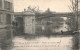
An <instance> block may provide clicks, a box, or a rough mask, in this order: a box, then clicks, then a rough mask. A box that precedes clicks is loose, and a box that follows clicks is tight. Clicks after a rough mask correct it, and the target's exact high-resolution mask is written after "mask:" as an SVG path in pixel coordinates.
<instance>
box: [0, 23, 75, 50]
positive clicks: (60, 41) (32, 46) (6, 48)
mask: <svg viewBox="0 0 80 50" xmlns="http://www.w3.org/2000/svg"><path fill="white" fill-rule="evenodd" d="M41 27H43V26H41ZM49 28H50V27H49ZM42 29H44V28H42ZM51 30H53V32H54V31H55V32H60V31H61V30H63V31H68V25H67V24H66V23H65V22H63V24H62V25H61V26H60V27H58V28H55V29H54V27H53V28H51ZM73 39H74V38H73V36H72V35H57V36H56V35H51V36H49V37H48V36H34V35H29V36H28V35H20V36H13V37H12V38H11V39H7V40H4V42H2V43H1V49H0V50H73V44H74V43H73Z"/></svg>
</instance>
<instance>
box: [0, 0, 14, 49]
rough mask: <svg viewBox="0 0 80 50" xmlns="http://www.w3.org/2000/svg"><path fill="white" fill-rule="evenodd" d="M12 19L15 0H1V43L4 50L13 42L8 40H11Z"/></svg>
mask: <svg viewBox="0 0 80 50" xmlns="http://www.w3.org/2000/svg"><path fill="white" fill-rule="evenodd" d="M12 17H13V0H0V42H1V49H2V50H7V49H6V48H5V47H7V45H8V44H9V43H10V41H11V40H10V41H8V39H10V38H11V22H12ZM7 42H8V43H7ZM4 46H5V47H4Z"/></svg>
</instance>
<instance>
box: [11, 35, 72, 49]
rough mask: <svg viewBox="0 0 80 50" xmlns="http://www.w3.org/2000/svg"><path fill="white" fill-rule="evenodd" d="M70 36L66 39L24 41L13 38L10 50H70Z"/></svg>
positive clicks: (41, 38) (43, 38)
mask: <svg viewBox="0 0 80 50" xmlns="http://www.w3.org/2000/svg"><path fill="white" fill-rule="evenodd" d="M72 38H73V37H72V36H68V37H67V36H66V37H49V38H48V37H39V38H38V37H37V38H35V39H25V38H24V37H22V36H21V37H19V36H17V37H15V38H14V39H13V40H12V41H13V43H14V46H13V49H12V50H72V45H73V43H72Z"/></svg>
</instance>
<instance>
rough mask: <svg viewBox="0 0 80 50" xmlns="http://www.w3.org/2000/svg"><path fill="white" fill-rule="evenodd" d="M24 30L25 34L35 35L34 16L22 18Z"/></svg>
mask: <svg viewBox="0 0 80 50" xmlns="http://www.w3.org/2000/svg"><path fill="white" fill-rule="evenodd" d="M24 30H25V33H29V34H35V16H25V17H24Z"/></svg>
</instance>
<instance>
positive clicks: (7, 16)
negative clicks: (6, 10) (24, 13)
mask: <svg viewBox="0 0 80 50" xmlns="http://www.w3.org/2000/svg"><path fill="white" fill-rule="evenodd" d="M6 24H11V15H10V14H7V15H6Z"/></svg>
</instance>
